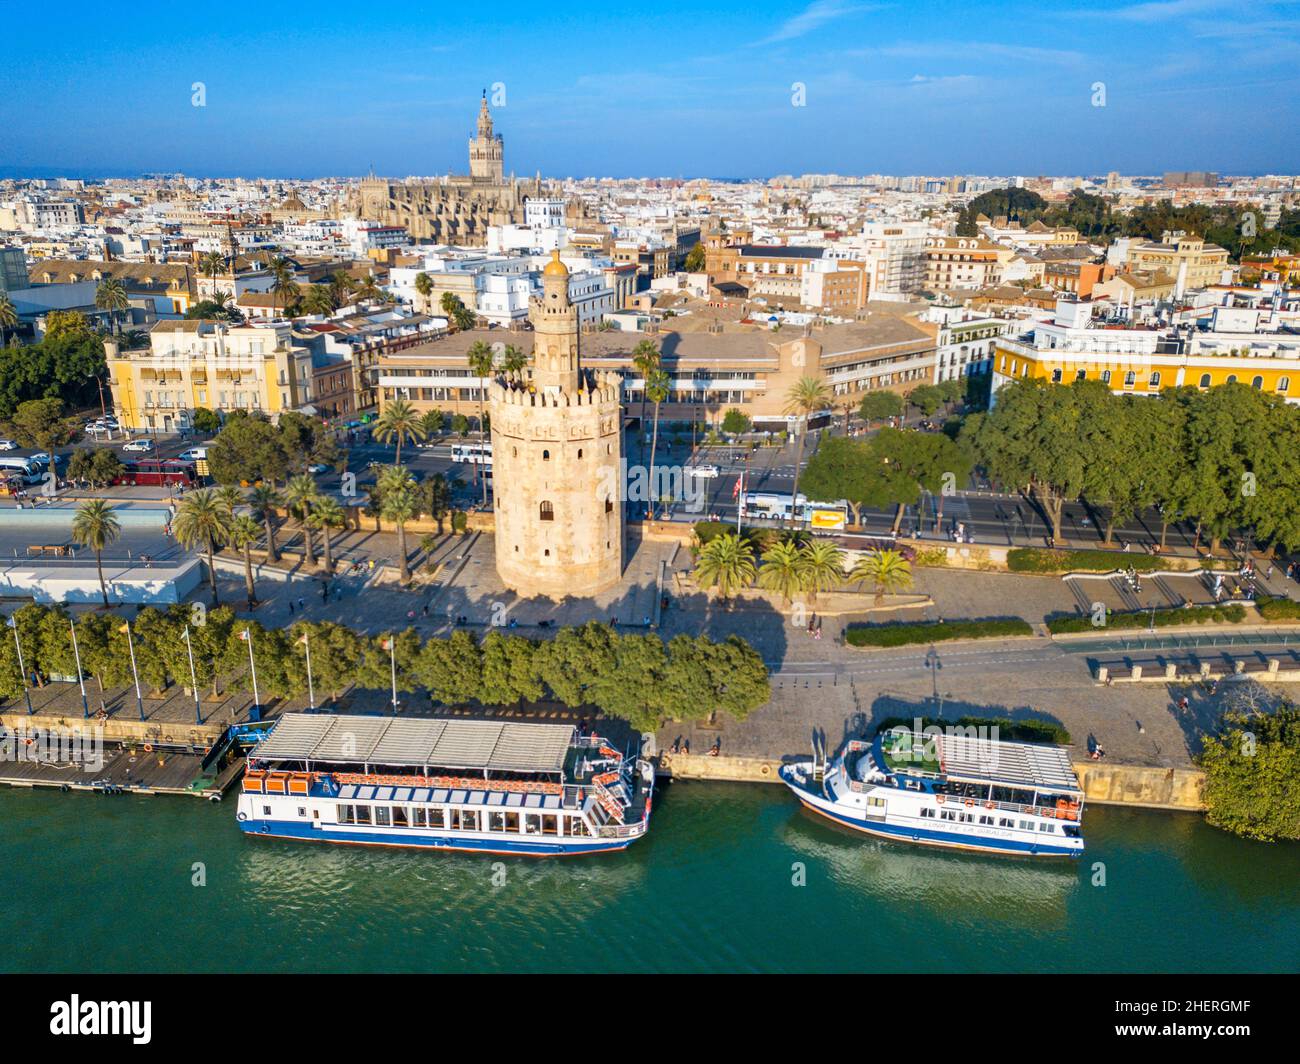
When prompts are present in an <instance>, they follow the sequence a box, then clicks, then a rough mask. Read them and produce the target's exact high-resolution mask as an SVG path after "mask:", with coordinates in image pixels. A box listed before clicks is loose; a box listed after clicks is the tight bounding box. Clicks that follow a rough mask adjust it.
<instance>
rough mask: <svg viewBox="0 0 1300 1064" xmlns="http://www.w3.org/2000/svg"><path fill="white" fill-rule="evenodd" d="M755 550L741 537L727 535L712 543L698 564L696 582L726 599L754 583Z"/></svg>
mask: <svg viewBox="0 0 1300 1064" xmlns="http://www.w3.org/2000/svg"><path fill="white" fill-rule="evenodd" d="M755 571H756V568H755V565H754V548H753V547H752V546H750V544H749V541H748V540H745V539H742V538H741V537H740V536H737V535H733V534H732V533H730V532H725V533H723V534H722V535H720V536H718V537H716V538H715V539H711V540H709V542H708V543H706V544H705V545H704V546H703V548H701V550H700V557H699V559H698V560H697V561H696V563H695V582H696V583H697V584H699V585H700V587H703V588H710V587H713V588H717V590H718V596H719V597H720V598H723V599H726V598H728V597H730V595H731V594H732V593H733V592H735V591H738V590H740V589H741V588H743V587H748V586H749V585H750V584H751V583H752V582H753V580H754V574H755Z"/></svg>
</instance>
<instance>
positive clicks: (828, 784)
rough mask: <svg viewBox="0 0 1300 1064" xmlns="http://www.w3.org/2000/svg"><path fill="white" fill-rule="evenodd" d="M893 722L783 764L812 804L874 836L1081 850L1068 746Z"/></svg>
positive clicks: (981, 846) (996, 849)
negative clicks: (827, 752) (819, 755)
mask: <svg viewBox="0 0 1300 1064" xmlns="http://www.w3.org/2000/svg"><path fill="white" fill-rule="evenodd" d="M950 731H951V732H955V733H956V734H947V735H941V734H938V733H937V729H929V730H926V731H924V732H917V731H913V730H911V729H907V728H896V729H893V730H891V731H888V732H885V733H883V734H881V735H879V736H877V737H876V739H875V740H874V741H873V742H864V741H861V740H852V741H850V742H849V743H848V745H847V746H846V747H845V748H844V750H843V751H842V752H841V753H840V754H839V756H837V757H835V758H834V759H833V760H831V761H830V763H829V764H826V765H825V768H824V771H823V770H821V766H819V765H818V763H817V762H815V761H814V760H812V759H808V760H805V761H798V762H793V763H791V764H786V765H782V766H781V779H782V780H784V781H785V783H786V785H787V786H788V787H789V788H790V789H791V790H792V791H793V792H794V794H795V797H797V798H798V799H799V801H800V802H802V803H803V804H804V805H805V806H807V807H808V808H809V809H811V810H813V811H814V812H817V813H821V814H822V815H823V816H826V817H829V818H830V819H831V820H834V821H835V822H836V823H839V824H843V825H844V826H845V827H849V828H853V829H854V830H856V831H863V832H866V833H868V834H870V835H879V836H881V837H883V838H888V839H899V840H902V841H905V842H916V843H921V844H923V845H927V846H944V847H952V848H957V849H966V850H982V851H985V852H988V853H1007V854H1022V855H1028V856H1034V857H1062V856H1068V857H1077V856H1079V854H1081V853H1082V852H1083V791H1082V790H1081V789H1080V787H1079V780H1078V777H1077V776H1076V775H1075V774H1074V769H1073V767H1072V766H1071V764H1070V758H1069V755H1068V753H1067V752H1066V751H1065V749H1064V748H1062V747H1058V746H1047V745H1038V744H1034V743H1011V742H1002V741H1000V740H997V739H989V738H981V737H978V736H974V735H967V734H963V732H964V731H974V729H960V728H958V729H951V730H950Z"/></svg>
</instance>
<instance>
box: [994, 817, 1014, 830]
mask: <svg viewBox="0 0 1300 1064" xmlns="http://www.w3.org/2000/svg"><path fill="white" fill-rule="evenodd" d="M1015 826H1016V822H1015V821H1014V820H1012V819H1011V818H1010V817H1005V816H1004V817H1001V818H999V820H998V827H1000V828H1014V827H1015Z"/></svg>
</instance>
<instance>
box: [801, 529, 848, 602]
mask: <svg viewBox="0 0 1300 1064" xmlns="http://www.w3.org/2000/svg"><path fill="white" fill-rule="evenodd" d="M802 554H803V575H804V588H805V589H806V590H807V591H808V593H809V597H810V598H811V599H812V600H813V601H814V602H815V601H816V600H817V592H818V591H829V590H830V589H831V588H833V587H835V586H836V585H837V584H839V583H840V581H841V580H843V579H844V552H843V551H842V550H840V549H839V547H837V546H836V545H835V544H834V543H832V542H831V541H830V540H828V539H815V540H813V541H812V542H811V543H809V544H808V545H807V546H806V547H804V548H803V551H802Z"/></svg>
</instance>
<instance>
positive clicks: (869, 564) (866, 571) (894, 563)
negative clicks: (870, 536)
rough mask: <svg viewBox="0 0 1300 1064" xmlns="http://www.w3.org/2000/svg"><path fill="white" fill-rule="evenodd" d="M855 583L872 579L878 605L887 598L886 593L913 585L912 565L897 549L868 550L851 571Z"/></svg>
mask: <svg viewBox="0 0 1300 1064" xmlns="http://www.w3.org/2000/svg"><path fill="white" fill-rule="evenodd" d="M849 579H850V580H851V581H854V582H855V583H861V582H863V581H867V580H870V581H871V582H872V583H873V584H874V585H875V588H876V605H877V606H879V605H880V604H881V603H882V602H883V601H884V600H885V593H886V592H890V593H893V592H895V591H903V590H905V589H906V588H909V587H911V586H912V566H911V565H910V564H908V561H907V559H906V558H904V557H903V556H902V555H901V554H899V553H898V551H896V550H873V551H868V552H867V553H866V554H864V555H863V556H862V557H861V558H859V559H858V563H857V564H856V565H855V566H854V567H853V569H852V570H851V571H850V572H849Z"/></svg>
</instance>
